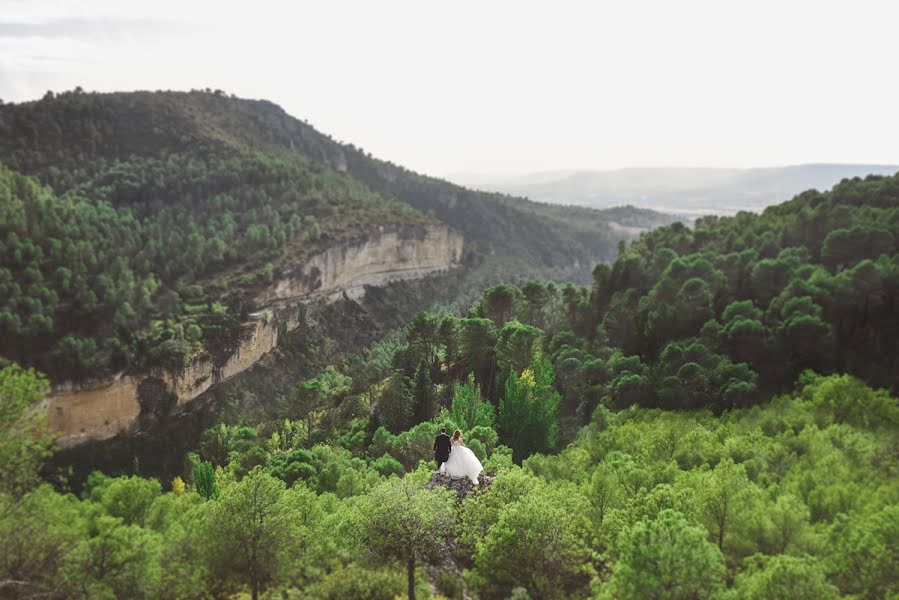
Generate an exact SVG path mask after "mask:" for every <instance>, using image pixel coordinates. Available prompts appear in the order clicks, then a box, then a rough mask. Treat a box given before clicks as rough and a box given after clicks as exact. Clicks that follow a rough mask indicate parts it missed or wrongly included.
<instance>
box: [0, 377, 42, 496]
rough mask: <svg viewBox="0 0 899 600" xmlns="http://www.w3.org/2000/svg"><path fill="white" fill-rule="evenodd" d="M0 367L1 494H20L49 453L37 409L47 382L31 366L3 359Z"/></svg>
mask: <svg viewBox="0 0 899 600" xmlns="http://www.w3.org/2000/svg"><path fill="white" fill-rule="evenodd" d="M0 367H2V368H0V493H8V494H15V495H21V494H22V493H24V492H25V491H26V490H28V489H29V488H31V487H32V486H34V485H35V484H36V483H37V481H38V469H39V468H40V465H41V463H42V461H43V460H44V459H45V458H46V457H47V456H48V455H49V454H50V446H51V443H52V442H51V437H50V435H49V433H48V431H47V429H46V427H45V417H44V413H43V411H41V410H39V409H38V408H37V407H38V404H39V403H40V402H41V401H42V400H43V399H44V395H45V394H46V393H47V392H48V391H49V384H48V383H47V379H46V378H45V377H44V376H43V375H41V374H40V373H38V372H36V371H34V370H33V369H23V368H21V367H20V366H18V365H16V364H7V365H4V364H3V362H2V359H0Z"/></svg>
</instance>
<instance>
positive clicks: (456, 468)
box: [440, 429, 484, 484]
mask: <svg viewBox="0 0 899 600" xmlns="http://www.w3.org/2000/svg"><path fill="white" fill-rule="evenodd" d="M451 446H452V452H450V455H449V460H447V461H446V462H445V463H443V465H442V466H441V467H440V472H441V473H444V474H445V475H449V476H450V478H451V479H462V478H463V477H468V478H469V479H471V482H472V483H474V484H477V483H478V475H479V474H480V473H481V471H483V470H484V467H482V466H481V461H479V460H478V457H477V456H475V455H474V452H472V451H471V450H470V449H469V448H467V447H466V446H465V444H463V443H462V432H461V431H460V430H458V429H457V430H456V431H455V432H454V433H453V440H452V443H451Z"/></svg>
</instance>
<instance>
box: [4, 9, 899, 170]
mask: <svg viewBox="0 0 899 600" xmlns="http://www.w3.org/2000/svg"><path fill="white" fill-rule="evenodd" d="M897 23H899V1H896V0H853V1H851V2H849V1H839V2H832V1H829V0H817V1H804V0H777V1H768V0H753V1H741V2H737V1H732V0H713V1H694V0H678V1H676V2H675V1H671V0H659V1H652V2H651V1H645V0H635V1H620V2H612V1H607V0H595V1H586V0H584V1H566V0H552V1H545V2H529V1H527V0H517V1H508V2H507V1H504V0H489V1H486V0H480V1H468V0H455V1H453V2H439V3H438V2H426V1H422V0H413V1H407V0H387V1H383V2H374V1H371V0H363V1H359V2H355V1H354V2H348V1H342V0H333V1H328V2H311V1H304V2H283V3H282V2H268V1H265V0H257V1H256V2H246V1H244V2H229V1H223V0H219V1H215V2H207V1H204V0H189V1H188V0H179V1H170V0H154V1H153V2H138V1H128V2H123V1H119V0H112V1H100V0H98V1H92V0H80V1H79V2H72V1H71V0H64V1H53V0H48V1H42V0H26V1H20V0H0V99H3V100H4V101H6V102H19V101H27V100H32V99H37V98H40V97H41V96H42V95H43V94H44V93H45V92H46V91H47V90H54V91H63V90H70V89H73V88H75V87H76V86H81V87H82V88H84V89H85V90H87V91H114V90H135V89H150V90H156V89H177V90H188V89H192V88H206V87H209V88H213V89H223V90H225V91H226V92H228V93H233V94H236V95H238V96H241V97H247V98H265V99H268V100H271V101H273V102H275V103H277V104H279V105H281V106H282V107H283V108H284V109H285V110H287V112H289V113H290V114H292V115H294V116H295V117H298V118H300V119H306V120H308V122H309V123H310V124H312V125H314V126H315V127H317V128H318V129H319V130H321V131H323V132H325V133H328V134H331V135H332V136H334V138H335V139H338V140H341V141H344V142H352V143H354V144H356V145H357V146H360V147H362V148H364V149H365V150H367V151H369V152H371V153H373V154H374V155H375V156H378V157H379V158H384V159H387V160H392V161H393V162H395V163H399V164H402V165H404V166H407V167H409V168H412V169H415V170H418V171H421V172H425V173H429V174H433V175H449V174H453V173H459V172H467V173H523V172H533V171H548V170H557V169H560V170H561V169H615V168H621V167H627V166H727V167H754V166H772V165H785V164H799V163H810V162H850V163H891V164H896V163H899V75H897V73H899V35H897V34H896V24H897Z"/></svg>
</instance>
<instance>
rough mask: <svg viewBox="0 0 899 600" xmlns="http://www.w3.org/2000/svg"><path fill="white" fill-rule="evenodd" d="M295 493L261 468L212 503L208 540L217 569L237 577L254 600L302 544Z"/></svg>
mask: <svg viewBox="0 0 899 600" xmlns="http://www.w3.org/2000/svg"><path fill="white" fill-rule="evenodd" d="M291 497H292V494H290V493H289V492H285V489H284V482H282V481H280V480H279V479H275V478H274V477H272V476H271V475H269V474H268V473H266V472H265V471H263V470H262V469H254V470H253V471H251V472H250V473H249V474H248V475H247V476H246V477H245V478H244V479H243V480H242V481H240V482H237V483H231V484H229V485H227V486H225V487H223V489H222V491H221V494H220V496H219V498H218V499H216V500H215V501H213V502H211V503H209V504H208V506H209V509H208V514H207V515H206V517H205V521H204V526H205V528H206V529H205V533H204V539H205V540H206V543H207V544H208V548H207V549H208V552H209V553H210V556H211V561H212V565H213V569H214V572H216V573H218V574H220V576H221V577H223V578H228V577H231V576H235V575H236V576H238V577H240V578H241V579H242V580H243V581H245V582H246V583H247V584H249V586H250V589H251V590H252V595H253V598H254V599H255V598H256V597H257V596H258V594H259V591H260V590H261V589H262V588H263V586H264V585H265V584H266V582H268V581H269V580H271V579H272V578H273V577H274V576H275V575H276V574H277V573H278V572H279V568H280V567H281V566H282V564H283V563H282V561H283V560H285V558H286V552H287V551H288V550H289V549H290V548H291V547H292V546H293V545H295V544H298V543H299V540H297V539H296V538H295V537H294V528H295V526H296V523H297V521H296V514H295V506H294V505H293V503H292V502H291Z"/></svg>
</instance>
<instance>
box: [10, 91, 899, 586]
mask: <svg viewBox="0 0 899 600" xmlns="http://www.w3.org/2000/svg"><path fill="white" fill-rule="evenodd" d="M803 181H804V180H803ZM728 186H729V184H728V185H724V184H723V183H722V189H731V190H735V191H734V193H735V194H739V193H741V192H740V189H739V186H737V187H735V188H729V187H728ZM827 187H828V189H822V190H815V189H805V188H803V189H801V190H796V193H795V194H792V192H791V194H790V195H786V196H782V197H781V196H778V197H777V198H776V200H777V201H778V203H773V200H772V204H771V205H770V206H763V204H768V199H765V200H764V202H762V203H759V204H756V205H753V211H752V212H750V211H741V212H738V213H736V214H733V215H732V216H727V215H705V216H701V217H700V218H697V219H695V220H693V219H684V220H681V219H678V218H677V217H675V216H672V215H670V214H663V213H660V212H655V211H653V210H647V209H644V208H635V207H634V206H617V207H606V208H603V209H602V210H598V209H595V208H590V207H587V206H569V205H559V204H548V203H540V202H533V201H530V200H527V199H525V198H521V197H517V196H510V195H506V194H504V193H500V192H482V191H477V190H474V189H468V188H465V187H461V186H458V185H455V184H453V183H450V182H448V181H444V180H440V179H436V178H432V177H428V176H424V175H420V174H418V173H414V172H412V171H409V170H407V169H405V168H403V167H401V166H398V165H395V164H393V163H391V162H388V161H385V160H381V159H378V158H375V157H372V156H371V155H370V154H368V153H367V152H365V151H363V150H362V149H360V148H357V147H355V146H354V145H352V144H344V143H340V142H337V141H335V140H333V139H332V138H330V137H329V136H328V135H326V134H323V133H321V132H319V131H317V130H316V129H314V128H313V127H311V126H310V125H309V124H308V123H306V122H304V121H301V120H298V119H296V118H294V117H292V116H291V115H288V114H287V113H286V112H285V111H284V110H283V109H281V108H280V107H278V106H277V105H275V104H273V103H271V102H268V101H260V100H245V99H241V98H237V97H234V96H229V95H227V94H225V93H223V92H219V91H212V90H205V91H200V90H195V91H192V92H129V93H124V92H122V93H103V94H100V93H86V92H83V91H82V90H80V89H77V90H74V91H72V92H63V93H52V92H51V93H48V94H47V95H46V96H45V97H44V98H43V99H42V100H39V101H34V102H25V103H18V104H16V103H13V104H3V105H0V250H2V254H0V409H2V410H0V544H2V546H0V550H2V551H0V598H6V597H10V598H32V597H44V598H72V597H83V598H94V597H98V598H137V599H142V598H147V599H149V598H170V599H172V600H175V599H181V598H184V599H195V598H235V597H244V598H246V597H251V598H254V599H255V598H275V597H278V598H303V599H312V600H338V599H340V600H343V599H360V600H394V599H395V598H398V597H405V598H408V599H409V600H414V598H416V597H417V598H432V599H434V600H437V599H440V600H444V599H452V600H470V599H478V600H508V599H515V600H528V599H538V598H539V599H546V600H556V599H559V600H561V599H563V598H565V599H567V598H576V599H583V600H613V599H615V600H621V599H624V600H642V599H643V598H650V597H659V598H668V599H670V600H680V599H684V600H686V599H688V598H689V599H697V598H701V599H709V600H762V599H765V600H768V599H772V598H774V599H786V598H794V597H796V598H816V599H825V600H833V599H837V598H853V599H859V600H860V599H865V600H867V599H871V600H873V599H875V598H888V597H892V596H895V595H896V594H897V593H899V589H897V586H896V567H895V565H896V564H897V556H896V549H895V547H894V546H895V544H893V543H892V542H893V540H894V539H895V538H896V533H897V532H899V511H897V510H896V508H897V506H899V485H897V481H899V479H897V477H896V475H897V473H899V461H897V453H896V449H897V448H899V401H897V393H899V343H897V340H896V339H895V332H896V331H899V174H897V175H877V174H867V173H866V174H865V176H864V177H852V178H846V179H843V180H841V181H837V182H835V184H834V185H832V186H830V185H829V186H827ZM774 188H776V189H775V191H774V192H772V193H777V194H780V192H779V191H777V190H779V189H780V188H778V187H777V186H774ZM774 188H772V189H774ZM769 191H770V190H769ZM516 193H519V192H516ZM520 193H522V194H527V195H534V194H531V192H529V191H525V190H524V189H522V190H520ZM666 193H667V192H666ZM766 193H767V192H766ZM534 196H535V197H536V195H534ZM791 196H792V197H791ZM666 197H667V196H666ZM573 203H576V202H573ZM688 205H689V203H681V202H680V201H679V200H678V201H677V206H680V207H686V208H688V209H689V208H690V206H688ZM693 208H695V207H693ZM755 211H757V212H755ZM683 212H689V211H681V213H683ZM683 221H689V225H688V224H685V223H684V222H683ZM441 429H446V430H447V431H448V433H454V432H455V431H456V430H458V432H459V435H458V436H457V437H458V439H459V440H460V442H459V443H460V444H464V448H465V450H464V451H463V450H462V449H460V446H459V445H457V446H456V448H457V450H453V452H459V453H463V452H464V456H469V454H470V455H471V456H472V457H473V459H470V460H473V461H476V465H475V466H479V467H480V469H481V470H480V473H479V474H478V476H477V478H475V477H474V475H472V476H471V480H470V481H469V480H468V479H460V478H457V479H455V480H453V479H451V477H449V476H448V475H447V476H445V475H437V474H435V473H434V467H435V458H436V454H435V452H434V449H435V437H436V436H437V434H438V432H439V431H440V430H441ZM450 457H452V453H450ZM444 458H445V457H444ZM444 458H440V459H438V460H441V461H443V460H444ZM446 464H447V465H448V464H450V463H446ZM469 464H473V463H469ZM448 472H449V471H448ZM451 474H452V473H450V475H451ZM460 481H461V482H462V483H460ZM475 481H476V482H477V483H475ZM460 490H462V491H463V492H464V493H461V494H460V493H459V491H460ZM859 565H863V568H860V567H859ZM10 590H11V591H10Z"/></svg>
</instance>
